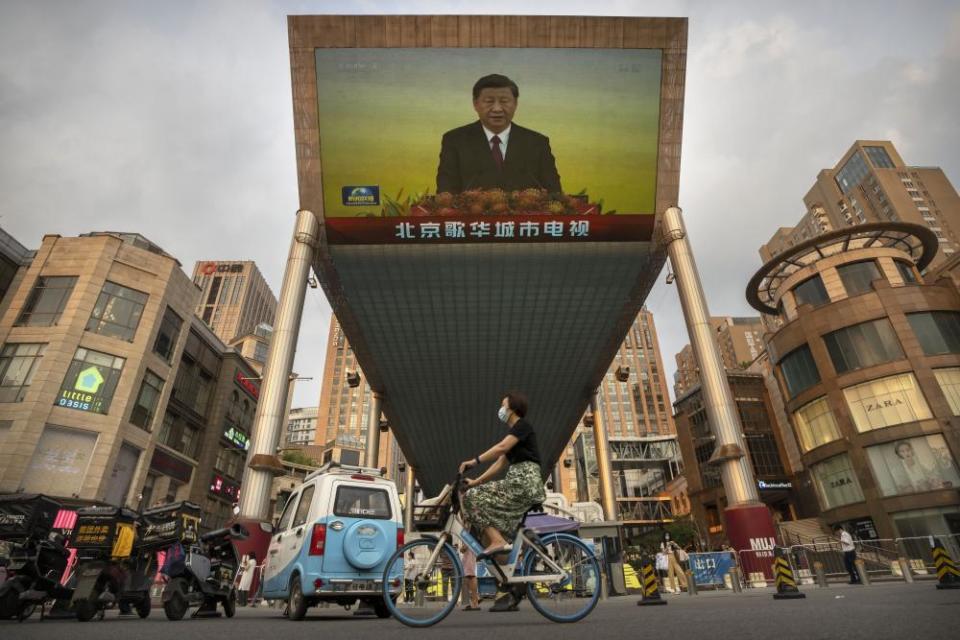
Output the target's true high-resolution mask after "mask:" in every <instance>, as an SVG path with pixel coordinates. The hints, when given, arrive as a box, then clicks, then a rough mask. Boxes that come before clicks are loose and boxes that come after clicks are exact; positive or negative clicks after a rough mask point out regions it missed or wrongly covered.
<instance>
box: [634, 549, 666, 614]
mask: <svg viewBox="0 0 960 640" xmlns="http://www.w3.org/2000/svg"><path fill="white" fill-rule="evenodd" d="M640 576H641V580H640V586H641V587H642V589H643V594H642V597H641V598H640V601H639V602H637V605H638V606H641V607H643V606H647V605H651V604H667V601H666V600H664V599H663V598H662V597H660V586H659V585H658V584H657V574H656V573H655V572H654V570H653V562H652V561H651V560H650V558H649V557H646V558H644V559H643V570H642V571H641V572H640Z"/></svg>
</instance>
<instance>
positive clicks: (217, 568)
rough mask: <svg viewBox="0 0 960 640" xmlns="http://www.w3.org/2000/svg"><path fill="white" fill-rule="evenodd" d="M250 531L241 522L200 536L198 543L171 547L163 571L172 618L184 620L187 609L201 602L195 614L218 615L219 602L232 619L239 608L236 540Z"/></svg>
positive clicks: (165, 599)
mask: <svg viewBox="0 0 960 640" xmlns="http://www.w3.org/2000/svg"><path fill="white" fill-rule="evenodd" d="M248 535H249V534H248V532H247V531H246V530H245V529H244V528H243V527H242V526H240V525H236V524H235V525H233V526H232V527H230V528H228V529H217V530H216V531H211V532H210V533H207V534H204V535H203V536H201V537H200V544H199V545H188V546H186V547H184V546H183V545H176V546H175V547H173V548H171V549H170V550H168V554H167V557H168V560H167V562H165V563H164V567H163V568H162V569H161V573H164V574H166V575H167V576H168V577H169V578H170V581H169V582H168V583H167V586H166V587H165V588H164V590H163V610H164V612H165V613H166V614H167V618H169V619H170V620H181V619H182V618H183V616H184V615H186V613H187V610H188V609H189V608H191V607H195V606H198V605H199V608H198V609H197V610H196V611H195V612H194V613H193V617H195V618H199V617H217V616H219V615H220V613H219V612H218V611H217V605H218V604H219V605H222V606H223V612H224V613H225V614H226V616H227V617H228V618H232V617H233V615H234V613H236V609H237V591H236V589H235V588H234V586H233V585H234V577H235V576H236V573H237V567H238V565H239V559H238V558H237V552H236V549H235V548H234V546H233V541H234V540H244V539H246V537H247V536H248Z"/></svg>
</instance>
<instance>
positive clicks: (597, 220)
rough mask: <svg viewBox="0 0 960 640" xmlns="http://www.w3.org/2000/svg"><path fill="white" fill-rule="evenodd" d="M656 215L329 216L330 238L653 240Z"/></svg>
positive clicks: (397, 241)
mask: <svg viewBox="0 0 960 640" xmlns="http://www.w3.org/2000/svg"><path fill="white" fill-rule="evenodd" d="M653 223H654V216H653V215H607V216H604V215H580V216H577V215H562V216H553V215H543V214H530V215H509V216H463V217H461V216H457V217H448V216H443V217H389V218H383V217H375V218H374V217H369V218H327V219H326V220H324V225H325V226H326V233H327V241H328V242H329V243H330V244H387V243H390V244H408V243H409V244H430V243H433V244H456V243H464V244H466V243H477V242H648V241H649V240H650V239H651V238H652V237H653Z"/></svg>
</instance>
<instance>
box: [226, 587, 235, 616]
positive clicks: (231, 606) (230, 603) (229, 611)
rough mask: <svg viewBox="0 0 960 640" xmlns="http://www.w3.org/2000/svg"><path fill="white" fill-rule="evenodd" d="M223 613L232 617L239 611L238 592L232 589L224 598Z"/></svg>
mask: <svg viewBox="0 0 960 640" xmlns="http://www.w3.org/2000/svg"><path fill="white" fill-rule="evenodd" d="M223 613H224V614H226V616H227V617H228V618H232V617H233V616H234V614H236V613H237V592H236V590H234V589H230V593H229V594H227V597H226V598H224V599H223Z"/></svg>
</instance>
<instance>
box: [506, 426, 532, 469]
mask: <svg viewBox="0 0 960 640" xmlns="http://www.w3.org/2000/svg"><path fill="white" fill-rule="evenodd" d="M508 435H511V436H514V437H516V439H517V440H518V441H519V442H517V444H515V445H513V449H510V451H507V461H508V462H509V463H510V464H518V463H520V462H536V463H537V464H540V450H539V449H538V448H537V434H536V433H534V432H533V426H532V425H531V424H530V423H529V422H527V421H526V420H524V419H523V418H520V419H519V420H517V422H516V423H515V424H514V425H513V426H512V427H510V431H509V432H508Z"/></svg>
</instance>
